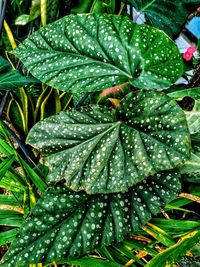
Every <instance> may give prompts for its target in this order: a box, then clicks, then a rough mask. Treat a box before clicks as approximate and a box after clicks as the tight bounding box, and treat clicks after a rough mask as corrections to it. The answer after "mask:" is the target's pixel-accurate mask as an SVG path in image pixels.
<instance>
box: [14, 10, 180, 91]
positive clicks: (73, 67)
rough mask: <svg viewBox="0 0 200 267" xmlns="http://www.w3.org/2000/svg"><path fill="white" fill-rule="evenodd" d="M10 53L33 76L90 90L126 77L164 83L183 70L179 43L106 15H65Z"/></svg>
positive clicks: (146, 84)
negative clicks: (17, 58) (177, 44)
mask: <svg viewBox="0 0 200 267" xmlns="http://www.w3.org/2000/svg"><path fill="white" fill-rule="evenodd" d="M91 29H92V30H91ZM13 53H14V54H15V55H16V56H18V57H19V58H20V60H22V62H23V63H24V65H25V67H26V68H27V69H28V70H29V71H30V72H31V73H32V74H33V76H35V77H37V79H39V80H41V81H42V82H43V83H46V84H48V85H50V86H52V87H55V88H57V89H60V90H62V91H69V90H71V91H73V92H81V91H84V92H86V91H91V92H92V91H99V90H103V89H106V88H110V87H113V86H116V85H120V84H123V83H125V82H129V83H131V84H132V85H134V86H135V87H138V88H147V89H152V88H164V87H168V86H170V85H171V84H173V83H174V82H175V81H176V80H177V79H178V78H179V77H180V76H181V75H182V72H183V62H182V58H181V56H180V54H179V51H178V48H177V46H176V45H175V44H174V43H173V41H172V40H170V39H169V38H168V37H167V36H166V35H165V34H164V33H162V32H161V31H159V30H157V29H155V28H152V27H149V26H148V25H135V24H133V23H132V21H131V20H130V19H129V18H128V17H123V16H114V15H107V14H104V15H98V14H92V15H79V16H75V15H70V16H66V17H64V18H62V19H60V20H58V21H55V22H53V23H52V24H49V25H47V26H46V27H44V28H41V29H40V30H38V31H37V32H35V33H33V34H32V35H31V36H30V37H29V38H27V39H26V40H25V41H24V42H23V43H22V44H20V45H19V47H18V48H17V49H15V50H14V52H13Z"/></svg>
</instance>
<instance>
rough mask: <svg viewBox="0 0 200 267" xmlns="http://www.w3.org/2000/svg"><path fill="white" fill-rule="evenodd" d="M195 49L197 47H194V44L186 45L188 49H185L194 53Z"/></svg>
mask: <svg viewBox="0 0 200 267" xmlns="http://www.w3.org/2000/svg"><path fill="white" fill-rule="evenodd" d="M196 51H197V49H196V47H195V46H194V45H191V46H190V47H188V49H187V52H189V53H192V54H193V53H194V52H196Z"/></svg>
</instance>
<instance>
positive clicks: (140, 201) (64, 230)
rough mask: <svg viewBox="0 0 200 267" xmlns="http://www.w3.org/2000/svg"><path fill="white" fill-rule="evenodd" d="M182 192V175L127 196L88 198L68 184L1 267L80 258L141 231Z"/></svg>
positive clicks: (51, 195) (29, 224)
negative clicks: (180, 177)
mask: <svg viewBox="0 0 200 267" xmlns="http://www.w3.org/2000/svg"><path fill="white" fill-rule="evenodd" d="M179 190H180V182H179V179H178V174H177V173H175V172H163V173H159V174H156V175H155V176H152V177H148V179H147V180H145V181H143V182H142V183H139V184H138V185H136V186H134V187H132V188H130V189H129V191H128V192H126V193H118V194H108V195H104V194H97V195H87V194H85V193H84V192H73V191H69V190H68V189H67V188H66V187H65V186H64V187H63V186H55V187H52V188H50V189H49V190H48V191H47V192H46V193H45V194H44V195H43V197H42V198H41V199H40V200H39V201H38V203H37V205H36V208H35V209H34V211H33V214H32V215H31V216H30V217H29V218H28V219H27V220H26V221H25V222H24V223H23V226H22V228H21V230H20V232H19V234H18V235H17V238H16V240H15V241H14V242H13V243H12V245H11V247H10V249H9V252H8V253H7V254H6V256H5V257H4V263H3V264H2V267H4V266H6V267H10V266H16V265H17V266H24V265H25V266H26V265H27V264H29V263H37V262H52V261H54V260H57V261H58V260H61V259H62V258H66V257H70V258H74V257H77V256H81V255H83V254H85V253H87V252H89V251H93V250H94V249H96V248H99V247H102V246H105V245H110V244H111V243H112V242H113V241H115V242H116V241H117V242H119V241H121V240H123V238H124V236H125V235H127V234H131V233H134V232H136V231H137V230H138V229H139V227H140V226H141V225H143V224H145V223H146V222H147V221H148V220H149V219H150V218H151V214H156V213H157V212H158V211H159V209H160V206H162V205H164V204H166V203H167V202H169V201H170V200H171V199H172V198H174V197H175V195H176V194H177V193H178V191H179Z"/></svg>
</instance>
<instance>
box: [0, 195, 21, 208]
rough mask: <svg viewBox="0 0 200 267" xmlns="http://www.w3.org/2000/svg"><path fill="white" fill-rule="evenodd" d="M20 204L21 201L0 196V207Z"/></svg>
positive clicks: (12, 197) (10, 196)
mask: <svg viewBox="0 0 200 267" xmlns="http://www.w3.org/2000/svg"><path fill="white" fill-rule="evenodd" d="M21 204H22V201H21V200H17V199H16V198H15V197H14V196H12V195H0V205H8V206H19V205H21Z"/></svg>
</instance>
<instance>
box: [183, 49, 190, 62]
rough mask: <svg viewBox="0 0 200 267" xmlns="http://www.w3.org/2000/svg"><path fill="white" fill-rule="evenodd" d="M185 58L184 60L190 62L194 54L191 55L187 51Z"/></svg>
mask: <svg viewBox="0 0 200 267" xmlns="http://www.w3.org/2000/svg"><path fill="white" fill-rule="evenodd" d="M183 58H184V59H185V60H186V61H189V60H190V59H191V58H192V53H189V52H188V51H186V52H185V53H184V54H183Z"/></svg>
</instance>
